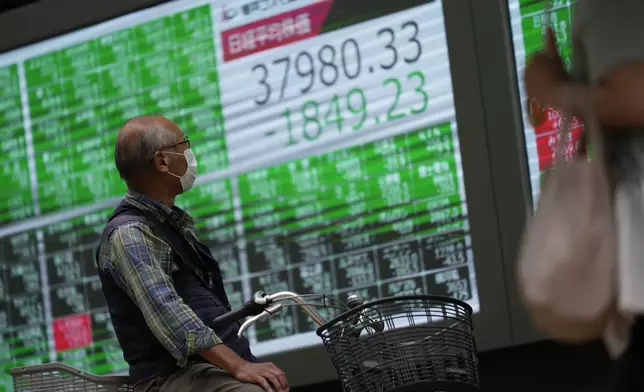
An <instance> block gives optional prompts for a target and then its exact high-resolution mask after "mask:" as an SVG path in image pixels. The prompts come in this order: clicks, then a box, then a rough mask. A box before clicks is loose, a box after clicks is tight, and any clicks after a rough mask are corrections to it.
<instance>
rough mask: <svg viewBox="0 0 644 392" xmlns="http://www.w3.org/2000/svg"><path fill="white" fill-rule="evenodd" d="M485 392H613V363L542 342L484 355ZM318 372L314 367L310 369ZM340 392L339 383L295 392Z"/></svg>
mask: <svg viewBox="0 0 644 392" xmlns="http://www.w3.org/2000/svg"><path fill="white" fill-rule="evenodd" d="M479 358H480V374H481V382H482V386H483V390H484V391H485V392H501V391H503V392H514V391H516V392H600V391H601V392H604V391H608V390H610V388H609V385H610V384H609V382H610V377H611V363H610V361H609V359H608V356H607V354H606V351H605V350H604V347H603V345H602V344H600V343H593V344H588V345H583V346H567V345H561V344H556V343H553V342H548V341H545V342H539V343H533V344H529V345H524V346H517V347H512V348H507V349H502V350H495V351H488V352H485V353H481V354H480V356H479ZM311 372H315V364H312V365H311ZM292 391H293V392H335V391H338V392H341V391H342V388H341V387H340V383H339V382H338V381H332V382H326V383H322V384H317V385H312V386H308V387H302V388H296V389H292Z"/></svg>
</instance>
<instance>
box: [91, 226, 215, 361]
mask: <svg viewBox="0 0 644 392" xmlns="http://www.w3.org/2000/svg"><path fill="white" fill-rule="evenodd" d="M108 245H109V249H108V251H109V253H108V254H109V262H108V263H107V265H105V266H103V267H104V268H105V269H106V270H107V271H108V272H109V273H110V274H111V275H112V276H113V277H114V278H115V280H116V282H117V283H118V284H119V286H120V287H121V288H122V289H123V290H125V292H126V293H127V294H128V295H129V297H130V298H131V299H132V300H133V301H134V303H136V305H137V306H138V307H139V309H141V312H142V313H143V317H144V318H145V321H146V323H147V324H148V326H149V327H150V329H151V330H152V333H154V336H155V337H156V338H157V340H158V341H159V342H161V344H163V346H164V347H165V348H166V350H168V352H169V353H170V354H172V356H173V357H174V358H175V359H177V361H178V363H179V365H180V366H183V365H184V364H185V362H186V360H187V358H188V357H189V356H191V355H193V354H200V353H201V352H204V351H209V350H210V349H211V348H214V347H215V346H217V345H219V344H220V343H221V340H220V339H219V337H217V335H216V334H215V332H214V331H213V330H212V329H211V328H209V327H208V326H206V325H205V324H204V323H203V322H202V321H201V320H200V319H199V317H197V315H196V314H195V313H194V312H193V310H192V309H191V308H190V307H189V306H188V305H186V304H185V303H184V302H183V300H182V299H181V297H179V295H178V294H177V292H176V291H175V289H174V285H173V283H172V280H171V278H170V276H169V275H168V273H167V272H166V271H167V268H169V267H168V266H164V265H163V264H164V262H165V263H168V262H171V259H170V258H171V257H172V250H171V249H170V247H169V246H168V245H167V244H166V243H165V242H164V241H163V240H162V239H160V238H159V237H157V236H156V235H155V234H154V233H153V232H152V230H151V229H150V228H149V227H148V226H147V225H145V224H143V223H138V222H133V223H128V224H125V225H123V226H120V227H119V228H118V229H117V230H115V231H114V233H113V234H112V236H111V237H110V239H109V243H108ZM164 258H166V260H163V259H164ZM213 359H214V358H213Z"/></svg>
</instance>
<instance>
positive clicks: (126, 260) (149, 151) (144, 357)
mask: <svg viewBox="0 0 644 392" xmlns="http://www.w3.org/2000/svg"><path fill="white" fill-rule="evenodd" d="M115 161H116V168H117V170H118V172H119V174H120V176H121V178H122V179H123V180H124V181H125V182H126V184H127V186H128V190H127V194H126V196H125V199H124V200H123V201H122V202H121V204H120V205H119V206H118V207H117V208H116V210H115V211H114V213H113V215H112V217H111V218H110V220H109V222H108V224H107V226H106V227H105V229H104V231H103V235H102V238H101V243H100V244H99V247H98V249H97V251H96V260H97V266H98V271H99V277H100V279H101V284H102V288H103V294H104V296H105V300H106V302H107V306H108V309H109V312H110V316H111V319H112V324H113V326H114V331H115V333H116V337H117V338H118V340H119V343H120V345H121V348H122V349H123V356H124V358H125V360H126V361H127V363H128V364H129V366H130V378H131V380H132V383H134V384H135V385H136V386H135V392H215V391H220V392H224V391H225V392H260V391H263V390H265V391H267V392H273V391H275V392H282V391H287V390H288V384H287V381H286V378H285V376H284V373H283V372H282V371H281V370H279V369H278V368H277V367H276V366H275V365H273V364H270V363H258V361H257V359H256V358H255V357H254V356H253V354H252V353H251V351H250V347H249V343H248V340H247V339H246V338H243V337H242V338H238V337H237V332H238V328H239V324H238V323H234V324H233V325H224V326H221V327H219V326H217V327H216V328H214V329H213V328H211V327H210V326H209V324H211V323H212V320H213V319H214V318H216V317H217V316H219V315H221V314H223V313H225V312H227V311H228V310H229V309H230V304H229V302H228V298H227V296H226V293H225V291H224V287H223V281H222V276H221V273H220V270H219V267H218V264H217V262H216V260H215V259H214V258H213V256H212V254H211V253H210V251H209V249H208V248H207V247H206V246H204V245H203V244H201V243H200V242H199V240H197V238H196V237H195V233H194V222H193V219H192V217H190V215H188V214H187V213H186V212H184V211H183V210H181V209H180V208H178V207H177V206H175V205H174V199H175V197H176V196H177V195H178V194H180V193H183V192H187V191H188V190H190V188H191V187H192V186H193V184H194V182H195V179H196V176H197V160H196V158H195V155H194V153H193V152H192V149H191V146H190V140H189V139H188V137H186V136H184V135H183V132H182V131H181V130H180V129H179V128H178V127H177V126H176V125H175V124H174V123H173V122H171V121H170V120H168V119H166V118H164V117H161V116H142V117H136V118H133V119H131V120H129V121H128V122H126V123H125V124H124V125H123V127H122V128H121V129H120V131H119V134H118V136H117V139H116V146H115Z"/></svg>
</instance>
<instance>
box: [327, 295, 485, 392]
mask: <svg viewBox="0 0 644 392" xmlns="http://www.w3.org/2000/svg"><path fill="white" fill-rule="evenodd" d="M317 334H318V336H320V337H321V338H322V341H323V342H324V346H325V348H326V350H327V352H328V354H329V355H330V356H331V360H332V362H333V365H334V366H335V369H336V371H337V372H338V375H339V376H340V380H341V382H342V386H343V388H344V391H345V392H411V391H423V392H438V391H441V392H478V391H480V387H479V374H478V357H477V355H476V343H475V341H474V336H473V327H472V308H471V307H470V306H469V305H468V304H467V303H465V302H462V301H459V300H456V299H453V298H447V297H438V296H399V297H390V298H385V299H381V300H377V301H373V302H368V303H365V304H363V305H361V306H359V307H356V308H354V309H352V310H350V311H348V312H346V313H344V314H342V315H340V316H338V317H337V318H335V319H333V320H331V321H329V322H328V323H326V324H324V325H323V326H321V327H320V328H318V330H317Z"/></svg>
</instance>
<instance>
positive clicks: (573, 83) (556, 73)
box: [525, 0, 644, 391]
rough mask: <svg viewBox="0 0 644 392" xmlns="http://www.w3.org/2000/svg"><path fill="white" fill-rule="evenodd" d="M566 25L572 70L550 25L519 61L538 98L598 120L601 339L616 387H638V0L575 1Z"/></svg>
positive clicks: (643, 134) (642, 225) (641, 187)
mask: <svg viewBox="0 0 644 392" xmlns="http://www.w3.org/2000/svg"><path fill="white" fill-rule="evenodd" d="M572 28H573V37H572V39H573V52H574V53H573V72H572V75H568V74H567V72H566V71H565V69H564V67H563V65H562V62H561V58H560V57H559V56H558V55H556V54H555V53H556V45H555V41H554V37H553V34H552V32H549V33H548V38H547V41H548V46H549V50H545V51H544V52H541V53H537V54H536V55H535V56H533V57H532V59H531V60H530V61H529V63H528V64H527V66H526V71H525V87H526V90H527V93H528V96H529V97H530V98H531V99H533V100H535V101H536V102H538V103H539V104H540V105H550V106H552V107H555V108H560V109H562V110H564V111H566V112H568V113H570V114H573V115H579V114H582V112H583V109H582V108H580V106H579V105H580V104H581V103H583V104H584V105H588V107H589V108H590V110H591V111H592V114H593V116H594V117H595V118H596V120H597V122H598V123H599V124H600V125H601V136H602V144H603V149H602V150H603V160H604V162H605V163H606V167H607V173H608V178H609V181H610V185H611V191H612V193H611V197H612V200H611V202H612V203H613V204H612V205H613V206H614V209H613V211H612V214H613V216H614V222H615V237H616V260H617V262H616V264H617V265H616V279H615V282H614V303H615V312H614V314H613V316H611V319H610V320H608V321H607V322H606V325H605V334H604V338H605V343H606V346H607V348H608V349H609V352H610V353H611V354H612V355H613V356H614V357H615V358H616V365H617V373H616V381H615V388H616V390H618V391H644V316H643V315H644V0H578V1H577V3H576V6H575V9H574V20H573V25H572ZM591 148H592V146H591ZM580 275H581V274H580ZM608 279H609V278H608Z"/></svg>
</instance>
